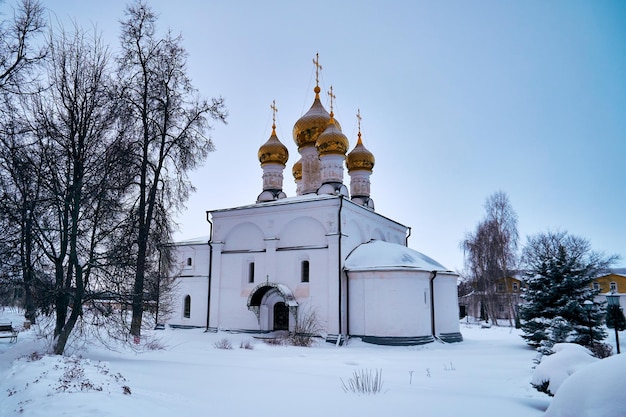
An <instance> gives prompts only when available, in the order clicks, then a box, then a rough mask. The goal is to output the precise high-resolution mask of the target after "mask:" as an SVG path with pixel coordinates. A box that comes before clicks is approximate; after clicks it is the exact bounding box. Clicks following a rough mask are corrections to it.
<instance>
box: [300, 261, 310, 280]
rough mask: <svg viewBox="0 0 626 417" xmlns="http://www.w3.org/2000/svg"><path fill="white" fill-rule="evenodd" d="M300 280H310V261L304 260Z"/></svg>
mask: <svg viewBox="0 0 626 417" xmlns="http://www.w3.org/2000/svg"><path fill="white" fill-rule="evenodd" d="M300 281H302V282H309V261H302V268H301V275H300Z"/></svg>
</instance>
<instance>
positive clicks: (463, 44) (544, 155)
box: [0, 0, 626, 270]
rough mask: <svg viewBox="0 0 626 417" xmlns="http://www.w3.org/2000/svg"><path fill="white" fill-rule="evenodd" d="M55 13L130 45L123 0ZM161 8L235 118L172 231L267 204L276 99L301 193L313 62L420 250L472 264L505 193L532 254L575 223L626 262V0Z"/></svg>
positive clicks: (375, 190)
mask: <svg viewBox="0 0 626 417" xmlns="http://www.w3.org/2000/svg"><path fill="white" fill-rule="evenodd" d="M10 4H12V3H11V2H10V1H9V2H5V3H4V4H2V5H0V11H2V12H4V13H7V12H9V5H10ZM44 4H45V5H46V7H48V8H49V10H50V14H51V17H52V18H54V19H58V20H59V21H60V22H65V23H64V24H65V25H67V22H68V20H69V19H70V18H73V19H75V20H76V21H77V22H78V23H79V24H80V25H83V26H86V27H90V26H91V25H92V24H93V25H96V26H97V28H98V30H100V31H101V32H102V34H103V36H104V38H105V40H106V42H107V43H109V44H110V45H111V49H112V51H115V50H116V49H117V48H118V35H119V20H120V19H122V18H123V16H124V8H125V6H126V4H127V1H125V0H107V1H101V0H98V1H96V0H94V1H88V0H80V1H79V0H76V1H69V0H44ZM149 4H150V5H151V6H152V8H153V9H154V10H155V11H156V12H157V13H158V14H160V19H159V26H160V28H161V29H163V30H165V29H167V28H171V29H172V30H173V31H174V32H175V33H182V35H183V38H184V46H185V47H186V49H187V51H188V53H189V60H188V71H189V74H190V76H191V77H192V79H193V82H194V84H195V86H196V87H197V88H198V89H199V91H200V92H201V94H203V95H204V96H207V97H214V96H220V95H221V96H223V97H224V98H225V99H226V104H227V107H228V110H229V113H230V116H229V118H228V125H226V126H223V125H216V126H215V129H214V130H213V132H212V136H213V139H214V141H215V145H216V152H214V153H212V154H211V155H210V157H209V158H208V160H207V161H206V163H205V164H204V166H203V167H202V168H201V169H199V170H197V171H196V172H194V173H193V174H192V180H193V182H194V184H195V186H196V187H197V192H196V193H195V194H194V195H193V196H192V197H191V198H190V200H189V201H188V203H187V210H185V211H184V212H183V213H181V215H180V216H179V222H180V232H178V233H177V234H176V237H177V238H178V239H185V238H191V237H197V236H202V235H207V234H208V232H209V228H208V226H207V223H206V221H205V211H206V210H210V209H218V208H226V207H233V206H238V205H242V204H249V203H253V202H254V201H255V199H256V197H257V195H258V194H259V192H260V191H261V184H262V183H261V173H262V172H261V169H260V167H259V163H258V160H257V151H258V148H259V146H260V145H261V144H263V143H264V142H265V141H266V140H267V138H268V137H269V135H270V132H271V123H272V112H271V109H270V104H271V103H272V100H276V104H277V107H278V114H277V125H278V128H277V133H278V136H279V138H280V140H281V141H282V142H283V143H284V144H285V145H286V146H287V147H288V148H289V152H290V159H289V162H288V166H287V169H286V170H285V186H284V189H285V191H286V192H287V194H288V195H294V194H295V185H294V182H293V177H292V175H291V167H292V165H293V163H294V162H295V161H296V160H298V158H299V155H298V153H297V149H296V146H295V144H294V142H293V139H292V136H291V131H292V128H293V125H294V123H295V122H296V120H297V119H298V118H299V117H300V116H301V115H302V114H304V113H305V112H306V111H307V110H308V108H309V107H310V105H311V103H312V100H313V92H312V89H313V87H314V85H315V72H314V66H313V63H312V59H313V58H314V57H315V54H316V53H318V52H319V55H320V62H321V64H322V66H323V70H322V72H321V82H320V84H321V87H322V91H328V89H329V87H330V86H331V85H332V86H333V90H334V93H335V95H336V101H335V114H336V118H337V119H338V120H339V122H340V123H341V125H342V127H343V132H344V133H345V134H346V135H347V136H348V138H349V139H350V142H351V145H350V149H352V147H353V146H354V144H355V142H356V137H357V123H356V112H357V109H360V110H361V115H362V117H363V120H362V124H361V130H362V133H363V141H364V144H365V146H366V147H367V148H368V149H369V150H370V151H372V152H373V153H374V155H375V157H376V166H375V168H374V173H373V175H372V178H371V181H372V197H373V198H374V201H375V203H376V210H377V212H379V213H381V214H383V215H385V216H387V217H390V218H392V219H394V220H397V221H399V222H400V223H403V224H405V225H407V226H410V227H412V235H411V238H410V240H409V246H411V247H412V248H414V249H416V250H419V251H421V252H423V253H425V254H427V255H429V256H431V257H433V258H434V259H436V260H438V261H439V262H440V263H442V264H443V265H445V266H446V267H448V268H450V269H456V270H460V269H461V268H462V267H463V254H462V252H461V250H460V249H459V242H460V241H461V240H462V239H463V237H464V236H465V234H466V233H467V232H471V231H473V230H474V229H475V226H476V224H477V223H478V222H479V221H480V220H481V219H482V217H483V216H484V207H483V205H484V202H485V199H486V198H487V197H488V196H489V195H490V194H492V193H494V192H496V191H499V190H502V191H504V192H506V193H507V194H508V196H509V198H510V201H511V204H512V206H513V208H514V209H515V211H516V212H517V214H518V216H519V232H520V243H521V244H523V243H525V241H526V236H528V235H531V234H535V233H538V232H545V231H548V230H567V231H569V232H570V233H572V234H575V235H579V236H582V237H585V238H588V239H589V240H590V241H591V244H592V246H593V248H594V249H597V250H601V251H605V252H607V253H616V254H619V255H621V256H622V258H623V259H622V260H621V261H620V262H619V263H618V265H619V266H623V265H626V24H624V22H626V2H624V1H620V0H617V1H595V0H588V1H576V0H567V1H564V0H563V1H557V0H554V1H544V0H541V1H539V0H529V1H487V0H482V1H452V0H447V1H412V2H406V1H395V0H392V1H388V2H381V1H376V2H373V1H325V0H323V1H316V2H301V1H271V0H268V1H263V2H258V1H200V0H198V1H192V0H188V1H184V0H180V1H171V0H170V1H165V0H159V1H156V0H153V1H150V2H149ZM53 12H54V14H52V13H53ZM322 102H323V103H324V104H325V106H326V108H327V109H328V108H329V106H328V100H327V97H326V96H324V97H323V100H322ZM344 182H345V183H346V184H347V183H349V178H348V175H347V174H346V176H345V179H344Z"/></svg>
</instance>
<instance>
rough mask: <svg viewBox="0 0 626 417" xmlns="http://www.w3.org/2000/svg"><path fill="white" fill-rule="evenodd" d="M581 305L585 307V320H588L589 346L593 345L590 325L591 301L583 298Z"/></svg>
mask: <svg viewBox="0 0 626 417" xmlns="http://www.w3.org/2000/svg"><path fill="white" fill-rule="evenodd" d="M583 307H585V311H586V312H587V321H588V322H589V339H590V344H591V347H593V328H592V326H591V310H593V301H591V300H585V302H584V303H583Z"/></svg>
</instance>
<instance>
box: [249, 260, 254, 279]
mask: <svg viewBox="0 0 626 417" xmlns="http://www.w3.org/2000/svg"><path fill="white" fill-rule="evenodd" d="M248 282H249V283H253V282H254V262H250V263H249V264H248Z"/></svg>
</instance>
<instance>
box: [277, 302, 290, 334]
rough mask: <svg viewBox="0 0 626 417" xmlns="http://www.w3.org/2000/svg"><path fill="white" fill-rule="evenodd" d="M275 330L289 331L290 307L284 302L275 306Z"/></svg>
mask: <svg viewBox="0 0 626 417" xmlns="http://www.w3.org/2000/svg"><path fill="white" fill-rule="evenodd" d="M274 330H289V307H287V305H286V304H285V303H283V302H282V301H279V302H277V303H276V304H274Z"/></svg>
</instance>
